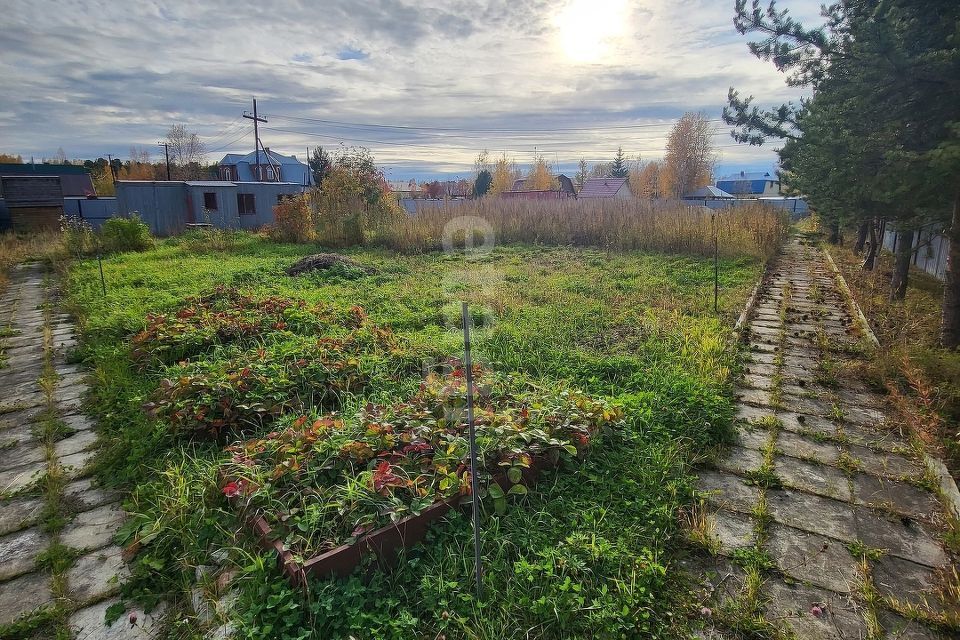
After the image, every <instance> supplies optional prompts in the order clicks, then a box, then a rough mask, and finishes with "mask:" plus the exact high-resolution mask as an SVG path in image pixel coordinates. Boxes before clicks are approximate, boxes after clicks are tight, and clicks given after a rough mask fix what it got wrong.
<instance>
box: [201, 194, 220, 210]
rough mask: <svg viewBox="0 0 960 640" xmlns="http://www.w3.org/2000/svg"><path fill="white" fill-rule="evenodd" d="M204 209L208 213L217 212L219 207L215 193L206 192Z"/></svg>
mask: <svg viewBox="0 0 960 640" xmlns="http://www.w3.org/2000/svg"><path fill="white" fill-rule="evenodd" d="M203 208H204V209H206V210H207V211H216V210H217V209H218V208H219V207H217V194H216V193H214V192H213V191H205V192H204V193H203Z"/></svg>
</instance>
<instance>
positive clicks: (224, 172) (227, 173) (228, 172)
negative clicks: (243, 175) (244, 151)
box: [220, 165, 234, 180]
mask: <svg viewBox="0 0 960 640" xmlns="http://www.w3.org/2000/svg"><path fill="white" fill-rule="evenodd" d="M233 174H234V169H233V167H231V166H228V165H223V166H221V167H220V179H221V180H233V179H234V175H233Z"/></svg>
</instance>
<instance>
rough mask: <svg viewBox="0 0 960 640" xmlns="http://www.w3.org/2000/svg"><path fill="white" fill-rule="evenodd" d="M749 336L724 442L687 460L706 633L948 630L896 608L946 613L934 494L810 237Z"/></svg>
mask: <svg viewBox="0 0 960 640" xmlns="http://www.w3.org/2000/svg"><path fill="white" fill-rule="evenodd" d="M749 341H750V357H749V360H750V362H749V363H748V364H747V365H746V370H745V373H744V375H743V377H742V380H741V383H740V388H739V389H738V390H737V396H738V398H739V406H738V427H737V431H738V433H737V442H736V444H735V445H734V446H732V447H731V448H730V449H729V451H728V452H727V453H726V454H725V457H724V458H723V459H721V460H720V461H719V462H718V463H717V468H715V469H711V470H705V471H702V472H701V473H700V484H701V488H702V489H703V490H704V491H706V492H707V494H706V495H707V504H706V506H705V507H704V509H703V512H702V513H699V514H695V516H696V517H693V518H691V522H692V524H691V528H692V533H691V538H692V539H694V540H696V541H698V542H699V543H700V544H701V546H704V547H707V548H708V549H709V550H710V551H711V552H712V553H710V554H704V555H703V556H701V557H699V558H694V559H693V560H691V563H690V564H691V567H690V568H691V569H693V570H694V572H695V573H696V574H698V575H700V576H702V577H703V582H702V584H701V585H700V586H701V596H702V597H703V600H704V604H705V608H704V609H703V610H702V612H701V613H702V616H703V618H704V621H705V630H704V632H703V633H704V637H709V638H726V637H739V636H735V635H734V634H732V633H731V632H730V629H731V627H733V628H739V629H740V630H741V631H743V630H744V629H750V628H757V629H760V630H761V631H764V632H766V633H768V634H769V635H770V636H771V637H778V636H779V635H783V634H785V633H787V634H788V633H789V632H790V631H792V632H793V633H794V634H795V636H796V637H797V638H802V639H804V640H806V639H816V638H904V639H906V638H911V639H920V638H947V637H953V636H951V635H950V634H949V633H946V632H944V633H939V634H938V632H937V631H935V630H934V627H935V626H936V625H935V624H924V623H921V622H916V621H911V620H910V618H914V619H917V618H925V619H927V620H936V619H937V618H938V617H940V616H944V615H950V614H953V615H958V614H960V611H958V609H960V579H958V578H957V574H956V573H955V568H956V564H953V563H952V562H951V557H950V555H949V553H948V551H947V549H946V548H945V547H944V545H943V542H942V538H943V534H944V525H945V518H944V513H945V509H946V508H948V507H945V506H944V504H943V503H942V502H941V500H940V499H939V498H938V496H937V495H936V494H935V493H933V492H932V491H931V490H930V489H931V488H932V487H933V481H934V477H933V476H931V474H930V472H928V471H926V467H925V464H924V461H923V457H922V453H921V452H919V450H917V449H914V448H913V447H912V446H911V443H910V442H909V441H908V440H907V439H906V438H905V436H904V435H903V434H901V433H900V429H898V424H897V423H896V420H895V418H894V417H893V412H892V410H891V408H890V407H888V406H887V404H886V403H885V397H884V396H883V395H880V394H878V393H875V392H873V391H872V390H871V389H869V388H868V387H867V385H866V384H865V383H864V382H863V381H862V380H860V379H858V377H857V375H856V365H857V362H858V360H860V359H861V358H863V357H865V356H864V355H858V354H864V353H865V352H864V351H863V350H862V349H858V343H861V342H862V340H861V338H860V332H859V329H858V326H857V324H856V323H855V321H854V319H853V314H852V313H851V309H850V307H849V306H848V301H847V299H846V298H845V297H844V295H843V294H842V293H841V289H840V288H839V286H838V281H837V280H836V279H835V276H834V273H833V271H832V270H831V268H830V266H829V263H828V262H827V260H826V257H825V255H824V254H823V252H822V251H821V250H820V249H818V248H815V247H812V246H805V245H803V244H801V243H800V241H797V240H794V241H792V242H791V243H790V244H789V245H788V246H787V248H786V250H785V252H784V254H783V255H782V257H781V259H780V260H779V261H778V263H777V265H776V269H775V270H774V272H773V276H772V278H771V279H770V280H769V282H768V283H767V284H766V285H765V287H764V288H763V289H762V291H761V292H760V296H759V299H758V303H757V306H756V308H755V310H754V312H753V315H752V319H751V323H750V326H749ZM954 560H955V559H954ZM951 582H953V584H954V587H953V591H949V590H948V589H947V588H946V587H945V585H949V584H950V583H951ZM955 619H957V620H960V618H955ZM751 637H752V636H751Z"/></svg>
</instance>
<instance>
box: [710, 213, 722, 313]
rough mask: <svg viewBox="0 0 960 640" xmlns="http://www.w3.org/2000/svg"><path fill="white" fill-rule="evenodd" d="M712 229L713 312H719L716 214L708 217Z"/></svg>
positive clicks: (718, 242)
mask: <svg viewBox="0 0 960 640" xmlns="http://www.w3.org/2000/svg"><path fill="white" fill-rule="evenodd" d="M710 226H711V227H713V312H714V313H719V312H720V305H719V298H720V235H719V234H718V233H717V214H715V213H714V214H711V215H710Z"/></svg>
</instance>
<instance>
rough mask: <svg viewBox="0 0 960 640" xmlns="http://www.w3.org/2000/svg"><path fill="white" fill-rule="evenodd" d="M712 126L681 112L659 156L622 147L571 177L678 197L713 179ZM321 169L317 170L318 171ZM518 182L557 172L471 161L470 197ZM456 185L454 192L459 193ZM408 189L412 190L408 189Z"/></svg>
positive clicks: (536, 183) (538, 181)
mask: <svg viewBox="0 0 960 640" xmlns="http://www.w3.org/2000/svg"><path fill="white" fill-rule="evenodd" d="M714 133H715V132H714V128H713V127H712V125H711V124H710V121H709V119H708V118H707V116H706V115H705V114H703V113H686V114H684V115H683V117H681V118H680V119H679V120H678V121H677V123H676V124H675V125H674V127H673V129H672V131H671V132H670V135H669V136H668V138H667V144H666V148H665V150H664V157H663V159H662V160H651V161H647V162H643V161H642V159H641V158H640V156H639V155H637V156H636V157H633V158H631V157H628V155H627V154H626V153H625V152H624V150H623V147H622V146H620V147H618V148H617V151H616V154H615V155H614V156H613V158H612V159H611V160H610V161H609V162H596V163H593V164H592V165H591V164H589V163H588V162H587V161H586V160H585V159H581V160H580V162H579V163H578V165H577V171H576V173H575V174H574V175H573V176H570V178H571V179H572V180H573V182H574V184H575V185H576V187H577V189H581V188H582V187H583V185H584V183H585V182H586V181H587V180H588V179H590V178H626V179H627V180H629V182H630V190H631V191H632V192H633V194H634V195H635V196H637V197H640V198H646V199H659V198H673V199H676V198H680V197H682V196H683V195H686V194H687V193H690V192H691V191H694V190H695V189H698V188H699V187H703V186H706V185H709V184H711V183H712V182H713V169H714V164H715V162H716V150H715V147H714V145H713V143H712V137H713V134H714ZM323 154H325V152H324V151H323V150H322V149H317V150H316V151H315V152H314V155H313V157H312V158H311V163H310V166H311V170H312V171H313V174H314V178H315V180H316V178H317V176H318V169H321V168H322V167H325V166H328V165H329V158H328V157H327V158H326V159H323V158H322V157H321V156H322V155H323ZM321 173H322V171H321ZM518 180H523V190H525V191H542V190H557V189H559V188H560V185H559V183H558V181H557V170H556V167H554V166H553V164H552V163H551V162H550V161H549V160H547V158H546V157H545V156H544V155H542V154H537V155H535V157H534V159H533V163H532V164H531V166H530V169H529V171H526V172H524V171H522V170H521V169H520V167H519V166H518V164H517V162H516V161H515V160H514V159H513V158H511V157H510V156H508V155H507V154H506V153H502V154H500V155H499V156H497V157H495V158H492V157H491V155H490V152H489V151H482V152H480V154H479V155H478V156H477V158H476V160H475V161H474V167H473V176H472V183H470V181H467V182H468V183H469V189H467V190H466V191H467V192H469V193H470V194H471V195H472V196H473V197H483V196H496V195H499V194H501V193H503V192H505V191H510V190H512V189H513V187H514V184H515V183H516V182H517V181H518ZM411 186H412V187H415V188H416V189H415V191H416V192H419V193H420V194H421V195H423V196H424V197H438V196H442V195H444V186H443V185H442V183H440V182H439V181H433V182H427V183H424V184H420V185H416V184H412V185H411ZM463 186H464V185H458V189H457V190H458V191H464V189H463ZM412 190H413V189H412Z"/></svg>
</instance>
